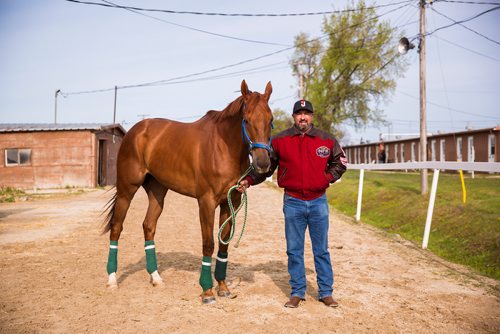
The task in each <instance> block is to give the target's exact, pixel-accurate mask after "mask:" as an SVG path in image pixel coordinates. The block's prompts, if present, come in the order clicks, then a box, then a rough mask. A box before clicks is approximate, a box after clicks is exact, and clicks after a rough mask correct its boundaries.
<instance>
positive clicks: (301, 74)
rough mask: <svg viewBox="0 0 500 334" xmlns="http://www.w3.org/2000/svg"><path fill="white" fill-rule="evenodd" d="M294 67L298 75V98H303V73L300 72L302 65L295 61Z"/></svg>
mask: <svg viewBox="0 0 500 334" xmlns="http://www.w3.org/2000/svg"><path fill="white" fill-rule="evenodd" d="M294 65H295V69H296V70H297V74H298V76H299V100H303V99H304V91H305V89H304V73H303V72H302V67H301V66H300V65H301V63H300V62H298V61H297V62H295V64H294Z"/></svg>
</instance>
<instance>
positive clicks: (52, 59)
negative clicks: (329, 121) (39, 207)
mask: <svg viewBox="0 0 500 334" xmlns="http://www.w3.org/2000/svg"><path fill="white" fill-rule="evenodd" d="M95 2H97V3H104V2H103V1H100V0H95ZM113 2H114V3H116V4H120V5H128V6H135V7H142V8H157V9H168V10H175V11H197V12H217V13H255V14H257V13H304V12H323V11H331V10H338V9H344V6H345V3H346V2H345V1H331V2H326V1H319V0H311V1H307V2H305V1H295V0H294V1H284V0H279V1H260V0H255V1H222V0H221V1H189V0H188V1H186V0H183V1H177V0H175V1H153V0H148V1H146V0H143V1H123V0H120V1H119V0H116V1H113ZM398 2H400V1H398ZM471 2H479V1H471ZM491 2H497V1H491ZM390 3H391V2H390V1H381V0H380V1H377V2H376V4H379V5H380V4H390ZM393 3H394V2H393ZM417 3H418V1H413V2H410V3H409V4H408V6H406V7H403V8H400V9H399V10H397V11H394V12H393V13H391V14H389V15H387V16H383V18H387V19H390V20H391V22H392V23H393V24H395V25H398V26H399V25H404V24H405V23H408V22H413V21H415V23H413V24H410V25H407V26H405V27H404V29H405V31H406V35H407V36H415V35H416V34H417V33H418V23H417V21H418V8H417ZM498 3H499V6H500V1H498ZM402 5H404V4H401V5H396V6H391V7H384V8H381V9H379V10H378V13H379V14H382V13H385V12H387V11H389V10H391V9H395V8H397V7H400V6H402ZM495 7H496V6H495V5H479V4H474V5H473V4H460V3H455V2H440V1H434V4H433V5H432V8H434V9H435V10H436V11H438V12H439V13H441V14H445V15H446V16H448V17H450V18H452V19H454V20H455V21H459V20H464V19H468V18H470V17H472V16H474V15H476V14H479V13H481V12H484V11H486V10H488V9H490V8H495ZM141 13H143V14H146V15H149V16H153V17H155V18H157V19H153V18H151V17H146V16H144V15H139V14H137V13H133V12H130V11H127V10H124V9H115V8H106V7H101V6H95V5H83V4H77V3H72V2H68V1H64V0H45V1H39V0H23V1H16V0H0V50H1V52H0V123H52V122H54V102H55V99H54V94H55V91H56V90H57V89H60V90H61V91H62V92H63V93H74V92H82V91H92V90H101V89H112V88H113V87H114V86H115V85H117V86H119V87H120V86H126V85H136V84H141V83H146V82H153V81H159V80H166V79H171V78H176V77H181V76H185V75H190V74H195V73H199V72H205V71H208V70H212V69H217V68H220V67H223V66H226V65H232V64H236V63H239V62H242V61H246V60H250V59H253V58H257V57H260V56H263V55H266V54H270V53H273V52H276V51H279V50H282V49H285V48H286V47H287V46H291V45H292V44H293V38H294V36H296V35H297V34H298V33H299V32H301V31H302V32H307V33H309V35H310V36H311V37H317V36H320V35H321V34H322V32H321V25H322V20H323V16H321V15H315V16H292V17H226V16H206V15H205V16H203V15H188V14H183V15H181V14H165V13H154V12H141ZM158 19H159V20H158ZM160 20H162V21H160ZM165 21H167V22H170V23H167V22H165ZM172 23H174V24H177V25H174V24H172ZM450 23H451V21H449V20H448V19H446V18H444V17H443V16H441V15H439V14H438V13H436V12H435V11H433V10H432V9H431V8H428V10H427V31H429V32H430V31H433V30H434V29H436V28H438V27H441V26H444V25H447V24H450ZM178 25H183V26H188V27H191V28H194V29H198V30H204V31H208V32H210V33H214V34H221V35H228V36H232V37H237V38H241V39H248V40H255V41H261V42H267V43H271V44H273V43H274V44H277V45H269V44H262V43H251V42H247V41H241V40H235V39H229V38H224V37H220V36H215V35H213V34H208V33H202V32H199V31H194V30H192V29H187V28H185V27H180V26H178ZM464 25H465V26H466V27H468V28H470V29H472V30H474V31H475V32H477V33H480V34H482V35H484V36H486V37H488V38H490V39H492V40H493V41H490V40H487V39H486V38H485V37H482V36H479V35H478V34H476V33H474V32H472V31H470V30H467V29H466V28H464V27H462V26H460V25H455V26H453V27H451V28H447V29H443V30H440V31H438V32H436V33H434V34H432V35H431V36H429V37H428V38H427V99H428V102H429V104H428V106H427V114H428V117H427V118H428V124H427V126H428V130H429V132H432V133H436V132H437V131H443V132H449V131H459V130H463V129H465V127H466V126H469V127H471V128H475V129H478V128H487V127H494V126H496V125H499V124H500V107H499V102H498V100H499V99H500V45H499V44H500V36H498V32H499V31H500V10H494V11H492V12H490V13H487V14H484V15H482V16H480V17H478V18H476V19H474V20H472V21H470V22H467V23H464ZM395 47H396V45H395ZM292 52H293V50H289V51H285V52H281V53H277V54H275V55H272V56H268V57H264V58H262V59H259V60H256V61H251V62H247V63H244V64H241V65H238V66H234V67H230V68H227V69H225V70H220V71H213V72H210V73H207V74H204V75H199V76H192V77H189V78H188V79H185V80H193V81H190V82H185V83H171V84H168V85H159V86H154V87H151V86H149V87H140V88H129V89H121V90H119V91H118V100H117V116H116V119H117V122H120V123H122V122H123V123H124V127H125V128H129V127H130V126H131V125H133V124H134V123H135V122H137V121H139V120H140V119H141V118H142V117H144V116H143V115H147V116H146V117H164V118H170V119H176V120H181V121H185V122H190V121H193V120H195V119H197V118H199V117H201V116H202V115H203V114H204V113H205V112H206V111H208V110H210V109H216V110H221V109H223V108H224V107H225V106H226V105H227V104H228V103H229V102H231V101H232V100H233V99H235V98H236V97H237V96H238V94H239V92H237V91H238V90H239V87H240V83H241V81H242V79H245V80H246V81H247V83H248V85H249V87H250V89H252V90H257V91H263V90H264V88H265V85H266V83H267V81H271V82H272V84H273V88H274V92H273V95H272V97H271V101H270V102H271V108H281V109H284V110H286V111H290V110H291V106H292V105H293V102H294V101H295V100H296V99H297V83H296V81H295V79H294V78H293V77H292V75H291V70H290V67H289V65H288V61H289V59H290V57H291V54H292ZM406 57H408V60H409V62H410V68H409V69H408V71H407V72H406V74H405V78H402V79H400V80H398V87H397V89H396V91H395V93H394V94H393V95H391V97H390V100H389V101H388V102H387V103H386V104H384V105H383V106H382V109H383V110H384V114H385V118H386V120H387V121H388V122H390V123H391V125H390V126H374V125H372V124H370V125H368V126H367V127H366V128H364V129H359V130H355V129H352V128H351V127H350V126H349V125H348V124H346V125H343V129H344V130H346V131H347V136H346V138H345V139H344V143H345V144H347V143H354V142H359V140H360V139H361V138H363V139H368V140H371V141H376V140H377V138H378V137H379V134H380V133H387V132H391V133H418V132H419V102H418V95H419V89H418V81H419V78H418V54H417V52H416V51H415V50H412V51H410V52H409V53H408V54H407V55H406ZM235 72H238V73H235ZM230 73H235V74H234V75H230ZM217 76H222V77H219V78H214V77H217ZM208 77H210V78H208ZM202 79H203V80H202ZM113 100H114V92H113V91H112V90H110V91H106V92H101V93H92V94H73V95H66V96H65V95H59V96H58V100H57V101H58V116H57V119H58V123H95V122H106V123H108V122H112V120H113Z"/></svg>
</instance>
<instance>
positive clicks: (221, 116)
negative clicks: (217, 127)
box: [202, 96, 243, 122]
mask: <svg viewBox="0 0 500 334" xmlns="http://www.w3.org/2000/svg"><path fill="white" fill-rule="evenodd" d="M242 107H243V96H240V97H238V98H237V99H236V100H234V101H233V102H231V103H229V104H228V106H227V107H226V108H225V109H224V110H222V111H219V110H209V111H207V113H206V114H205V116H203V117H202V119H203V120H212V121H214V122H220V121H223V120H225V119H227V118H232V117H233V116H235V115H238V114H240V112H241V109H242Z"/></svg>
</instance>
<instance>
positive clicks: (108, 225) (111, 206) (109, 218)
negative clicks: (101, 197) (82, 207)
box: [101, 188, 117, 234]
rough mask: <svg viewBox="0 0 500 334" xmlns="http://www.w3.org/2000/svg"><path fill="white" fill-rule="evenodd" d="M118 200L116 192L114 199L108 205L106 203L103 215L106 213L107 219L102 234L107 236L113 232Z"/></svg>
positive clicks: (103, 224)
mask: <svg viewBox="0 0 500 334" xmlns="http://www.w3.org/2000/svg"><path fill="white" fill-rule="evenodd" d="M112 189H113V188H112ZM116 198H117V193H116V191H115V193H114V195H113V197H111V198H110V199H109V201H108V203H106V206H105V208H104V212H103V214H104V213H106V212H107V214H106V218H104V222H103V223H102V231H101V234H106V233H107V232H108V231H110V230H111V226H112V225H113V216H114V215H115V204H116Z"/></svg>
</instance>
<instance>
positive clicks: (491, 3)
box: [436, 0, 500, 5]
mask: <svg viewBox="0 0 500 334" xmlns="http://www.w3.org/2000/svg"><path fill="white" fill-rule="evenodd" d="M436 2H451V3H463V4H468V5H500V2H483V1H459V0H436Z"/></svg>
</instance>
